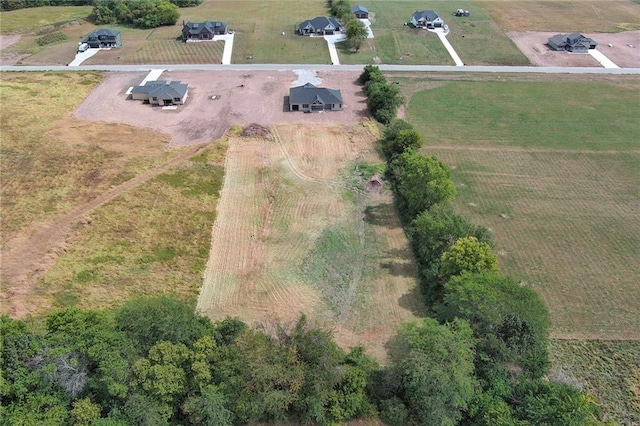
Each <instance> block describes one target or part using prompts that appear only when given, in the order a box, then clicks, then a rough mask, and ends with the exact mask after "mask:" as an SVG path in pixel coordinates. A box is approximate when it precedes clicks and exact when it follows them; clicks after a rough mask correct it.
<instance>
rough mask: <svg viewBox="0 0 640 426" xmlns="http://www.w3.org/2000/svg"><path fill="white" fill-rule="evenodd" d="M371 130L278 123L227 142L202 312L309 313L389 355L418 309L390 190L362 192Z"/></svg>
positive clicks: (345, 338) (372, 157) (268, 316)
mask: <svg viewBox="0 0 640 426" xmlns="http://www.w3.org/2000/svg"><path fill="white" fill-rule="evenodd" d="M368 128H369V127H368V126H365V125H363V124H355V125H350V126H336V125H279V126H276V127H275V129H274V130H273V131H272V135H271V136H270V137H268V138H232V139H231V140H230V147H229V151H228V157H227V162H226V166H225V169H226V176H225V183H224V187H223V191H222V194H221V198H220V202H219V204H218V218H217V220H216V224H215V226H214V228H213V234H212V246H211V251H210V253H211V257H210V259H209V263H208V265H207V269H206V273H205V280H204V284H203V288H202V291H201V293H200V296H199V299H198V308H197V309H198V310H199V311H200V312H202V313H204V314H206V315H208V316H210V317H212V318H213V319H219V318H223V317H225V316H227V315H233V316H239V317H240V318H241V319H243V320H245V321H248V322H253V321H271V320H274V319H278V320H281V321H290V320H294V319H295V318H296V317H297V316H298V315H299V314H300V313H306V314H307V315H309V316H310V318H311V319H312V320H313V321H314V322H317V323H320V324H323V325H326V326H329V327H331V328H333V329H334V330H335V332H336V336H337V340H338V342H339V343H340V344H341V345H343V346H352V345H356V344H363V345H365V346H366V347H367V351H368V352H369V353H371V354H372V355H373V356H375V357H376V358H377V359H379V360H384V359H385V353H386V349H385V344H386V342H387V340H388V339H389V338H390V337H391V336H392V335H393V334H394V332H395V331H396V327H397V326H398V325H399V324H400V323H402V322H405V321H408V320H411V319H414V318H416V316H415V315H416V314H420V313H422V307H421V297H420V295H419V291H418V289H417V283H416V280H415V266H414V265H413V262H412V260H411V255H410V250H409V246H408V241H407V240H406V237H405V236H404V233H403V231H402V228H401V226H400V223H399V221H398V218H397V216H396V214H395V210H394V207H393V202H392V198H391V194H390V192H389V191H383V193H381V194H374V193H369V192H366V191H363V190H362V183H358V176H357V175H354V174H353V167H354V164H355V163H356V162H370V161H379V159H378V157H377V155H376V154H375V151H374V145H375V144H374V143H373V142H374V140H375V137H374V136H373V135H372V134H371V133H370V132H369V130H368ZM358 188H360V189H358Z"/></svg>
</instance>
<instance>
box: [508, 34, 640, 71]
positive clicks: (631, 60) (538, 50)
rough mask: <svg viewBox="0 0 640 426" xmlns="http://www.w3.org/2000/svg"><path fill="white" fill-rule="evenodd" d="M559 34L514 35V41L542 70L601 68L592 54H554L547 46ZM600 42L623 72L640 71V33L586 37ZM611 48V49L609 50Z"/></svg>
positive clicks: (512, 37) (599, 46) (602, 49)
mask: <svg viewBox="0 0 640 426" xmlns="http://www.w3.org/2000/svg"><path fill="white" fill-rule="evenodd" d="M555 34H558V33H557V32H536V31H525V32H510V33H507V35H508V36H509V37H510V38H511V39H512V40H513V42H514V43H515V44H516V45H517V46H518V48H519V49H520V50H521V51H522V53H524V55H525V56H526V57H527V58H528V59H529V60H530V61H531V63H533V64H534V65H538V66H550V67H600V66H601V65H600V64H599V63H598V61H596V60H595V59H594V58H593V57H592V56H591V55H589V54H572V53H567V52H557V51H554V50H551V49H550V48H549V47H548V46H547V45H546V43H547V41H548V40H549V37H552V36H553V35H555ZM584 35H586V36H587V37H591V38H593V39H594V40H595V41H596V42H598V50H599V51H601V52H602V53H603V54H604V55H606V56H607V57H608V58H609V59H611V60H612V61H613V62H614V63H615V64H616V65H618V66H619V67H623V68H637V67H640V31H625V32H621V33H585V34H584ZM609 45H611V46H609Z"/></svg>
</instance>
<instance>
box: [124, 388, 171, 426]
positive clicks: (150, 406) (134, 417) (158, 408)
mask: <svg viewBox="0 0 640 426" xmlns="http://www.w3.org/2000/svg"><path fill="white" fill-rule="evenodd" d="M123 412H124V415H125V416H126V417H127V418H128V420H129V422H128V423H129V424H135V425H136V426H164V425H168V424H169V419H170V418H171V415H172V413H173V410H172V408H171V407H170V406H169V405H167V404H164V403H161V402H159V401H158V400H156V399H154V398H153V397H151V396H148V395H144V394H139V393H134V394H132V395H131V396H129V398H127V402H126V403H125V405H124V409H123Z"/></svg>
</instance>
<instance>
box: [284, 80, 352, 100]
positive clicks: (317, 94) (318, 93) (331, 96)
mask: <svg viewBox="0 0 640 426" xmlns="http://www.w3.org/2000/svg"><path fill="white" fill-rule="evenodd" d="M315 101H320V102H321V103H323V104H341V103H342V94H341V93H340V90H338V89H327V88H324V87H316V86H314V85H313V84H311V83H307V84H305V85H303V86H298V87H292V88H291V89H289V103H291V104H312V103H314V102H315Z"/></svg>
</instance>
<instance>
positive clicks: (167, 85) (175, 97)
mask: <svg viewBox="0 0 640 426" xmlns="http://www.w3.org/2000/svg"><path fill="white" fill-rule="evenodd" d="M188 97H189V86H188V85H187V84H182V83H180V82H179V81H165V80H155V81H147V82H146V83H145V84H144V85H142V86H135V87H134V88H133V89H131V99H136V100H139V101H143V103H150V104H151V105H182V104H184V103H185V102H186V100H187V98H188Z"/></svg>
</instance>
